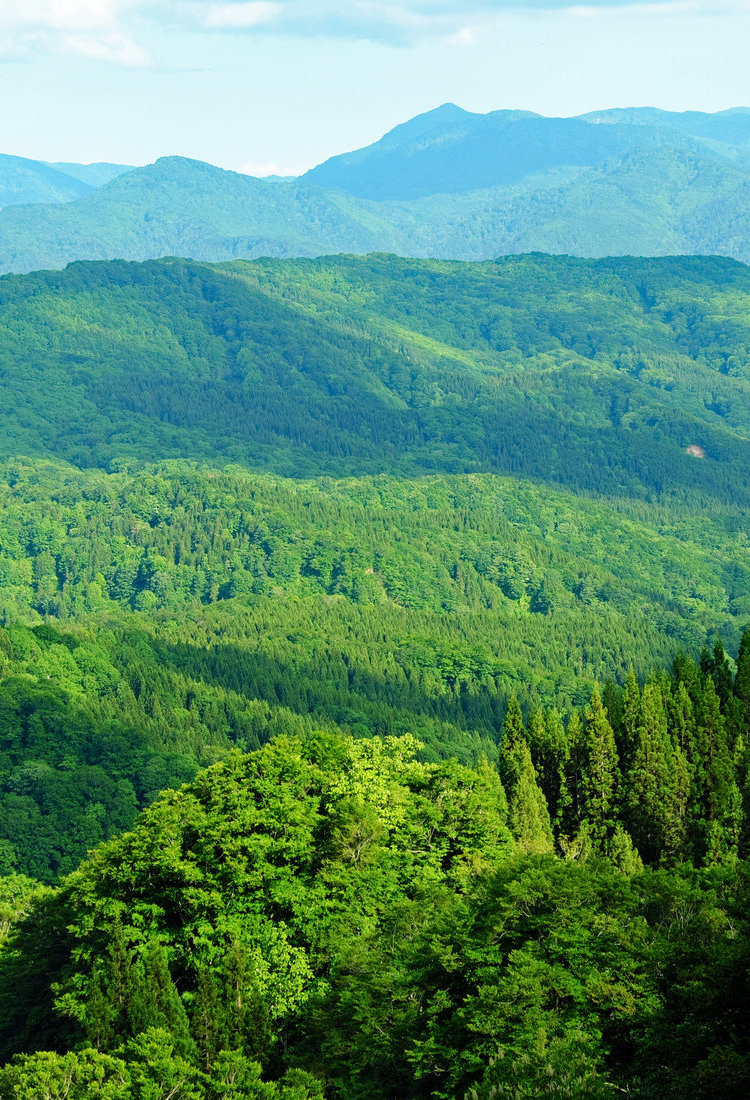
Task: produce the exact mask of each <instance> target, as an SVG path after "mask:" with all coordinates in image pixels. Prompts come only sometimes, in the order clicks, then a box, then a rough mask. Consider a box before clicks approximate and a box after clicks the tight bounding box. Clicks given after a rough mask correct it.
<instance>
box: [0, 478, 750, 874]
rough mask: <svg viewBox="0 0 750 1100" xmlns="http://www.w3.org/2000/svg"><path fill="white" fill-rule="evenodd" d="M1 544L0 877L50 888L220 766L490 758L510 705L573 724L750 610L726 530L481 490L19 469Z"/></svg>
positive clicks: (479, 483)
mask: <svg viewBox="0 0 750 1100" xmlns="http://www.w3.org/2000/svg"><path fill="white" fill-rule="evenodd" d="M0 530H1V532H2V534H0V579H1V580H2V585H1V587H0V616H1V617H2V622H3V624H4V626H5V628H6V629H5V633H3V634H2V635H0V652H2V655H3V656H2V669H1V670H0V674H1V676H2V678H1V679H0V697H1V698H2V708H3V709H2V737H3V741H2V756H0V859H1V860H2V863H0V867H2V869H3V870H4V871H6V872H11V871H17V872H23V873H25V874H30V875H33V876H34V877H36V878H39V879H42V880H43V881H52V880H54V879H56V878H57V877H58V876H59V875H60V874H62V873H65V872H66V871H69V870H72V869H73V868H74V867H75V866H76V865H77V863H78V861H79V860H80V859H81V858H82V857H83V856H84V855H85V854H86V851H87V850H88V848H90V847H91V846H93V845H94V844H95V843H97V842H98V841H99V840H100V839H104V838H105V837H107V836H109V835H111V834H112V833H116V832H118V831H120V830H121V829H123V828H125V827H127V826H129V825H130V824H131V823H132V821H133V820H134V817H135V814H136V812H137V810H138V808H140V807H142V806H144V805H146V804H147V803H148V802H150V801H151V800H152V799H153V798H154V796H155V795H156V794H157V793H158V791H159V790H161V789H162V788H164V787H167V786H173V785H175V784H176V785H179V783H181V782H183V781H184V780H185V779H187V778H190V777H191V776H192V775H194V774H195V771H196V770H197V768H198V767H200V766H205V765H206V764H208V763H211V762H213V761H214V760H216V759H220V758H222V757H223V756H224V755H226V753H227V752H229V751H230V750H231V749H233V748H236V747H239V748H242V749H245V750H253V749H256V748H258V747H259V746H260V745H261V744H263V743H264V742H265V741H266V740H267V739H268V738H269V737H271V736H273V735H274V734H277V733H282V732H293V733H296V734H303V733H305V732H306V731H309V730H310V729H311V728H313V727H317V728H324V729H328V730H330V731H333V732H346V733H350V734H354V735H356V736H365V737H372V736H374V735H377V734H385V733H391V734H393V733H407V732H409V733H412V734H414V735H416V736H418V737H419V738H420V740H421V741H422V742H423V744H424V746H425V747H424V750H423V754H424V758H425V759H430V760H438V759H441V758H446V757H450V756H455V757H458V758H459V759H460V760H461V761H463V762H466V763H471V762H476V760H478V759H479V757H480V756H481V755H485V756H487V757H488V758H489V759H490V760H495V759H496V758H497V747H498V743H499V741H500V737H501V730H502V724H503V719H504V715H505V710H506V706H507V703H508V700H509V699H510V698H511V697H512V696H516V697H517V698H518V699H520V701H521V703H522V704H523V706H524V708H525V709H526V710H527V711H528V710H529V709H530V708H533V707H534V706H539V705H545V706H549V707H551V706H557V707H559V708H560V710H561V711H562V712H567V711H568V710H569V709H570V708H571V707H572V706H581V705H582V704H583V703H584V702H585V701H586V699H587V698H588V695H589V693H590V690H591V687H592V684H593V682H594V681H595V680H596V679H599V680H601V681H602V682H603V681H605V680H611V681H615V680H619V681H621V682H623V681H624V679H625V677H626V674H627V670H628V667H629V666H630V665H632V666H633V667H634V668H635V669H637V670H638V673H639V674H640V675H641V676H645V675H646V674H647V673H648V672H649V671H650V670H651V669H652V668H654V667H655V666H657V665H660V664H661V665H664V664H666V663H668V662H669V661H671V659H672V656H673V654H674V652H675V651H676V650H677V649H678V648H682V649H684V650H685V651H687V652H690V653H695V654H697V653H699V652H700V649H701V647H702V646H703V644H704V643H706V642H707V641H709V640H710V639H711V638H712V637H713V635H714V632H716V631H720V632H721V635H722V637H723V639H724V641H725V643H726V644H727V646H728V647H729V648H731V650H732V651H734V652H736V648H737V645H738V642H739V635H740V630H741V628H742V626H743V625H744V624H745V623H746V622H747V620H748V613H749V612H750V606H749V605H748V566H747V561H746V555H747V550H746V534H745V532H744V530H743V529H742V526H741V525H740V524H739V522H738V519H737V517H735V516H733V515H732V514H731V513H730V512H729V511H728V510H726V511H725V512H724V513H723V514H722V513H719V514H717V515H716V516H715V517H713V518H711V519H709V518H708V517H706V518H704V519H702V520H696V518H695V516H694V514H693V512H692V510H690V509H681V508H679V507H678V506H677V505H675V504H672V505H670V506H669V507H667V506H665V505H658V506H648V505H645V504H636V505H630V506H626V505H625V504H624V503H622V502H619V503H618V505H617V507H614V506H613V505H607V504H604V503H602V502H592V501H585V500H583V499H581V498H579V497H575V496H572V495H570V494H567V493H562V492H559V491H556V492H553V491H551V490H549V489H548V488H540V487H537V486H534V485H532V484H529V483H519V482H517V481H513V480H510V479H501V478H498V477H494V476H491V475H483V476H478V475H473V476H467V477H455V476H454V477H435V476H433V477H427V478H423V479H418V480H411V481H408V482H404V481H401V480H398V479H396V478H392V477H384V476H381V477H378V478H361V479H347V480H343V481H334V480H333V479H320V480H318V481H315V482H299V481H285V480H283V479H280V478H278V477H273V476H270V475H263V476H259V475H251V474H249V473H247V472H245V471H242V470H238V469H236V470H232V471H228V472H225V473H221V474H220V473H218V472H217V471H215V470H211V469H201V468H196V467H190V466H188V465H187V464H186V463H180V462H173V463H170V464H167V465H164V466H162V467H157V468H140V469H138V470H137V471H135V472H132V473H113V474H105V473H103V472H101V471H96V470H89V471H78V470H75V469H74V468H72V467H65V466H62V465H60V464H55V463H45V462H41V461H30V460H27V461H25V462H21V461H18V460H13V461H9V462H8V463H6V465H5V467H4V468H3V470H2V483H1V487H0ZM45 620H46V622H45ZM35 624H36V625H35ZM52 624H54V625H52Z"/></svg>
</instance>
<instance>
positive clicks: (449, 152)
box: [0, 103, 750, 272]
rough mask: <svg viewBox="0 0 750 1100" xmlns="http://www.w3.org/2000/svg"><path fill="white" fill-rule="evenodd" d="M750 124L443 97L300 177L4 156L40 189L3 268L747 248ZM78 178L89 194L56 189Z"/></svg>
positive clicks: (19, 189)
mask: <svg viewBox="0 0 750 1100" xmlns="http://www.w3.org/2000/svg"><path fill="white" fill-rule="evenodd" d="M749 135H750V113H748V111H747V110H746V109H742V108H738V109H735V110H728V111H721V112H719V113H717V114H713V115H712V114H703V113H701V112H696V111H686V112H680V113H672V112H668V111H658V110H654V109H649V108H642V109H630V110H619V111H598V112H592V113H591V114H588V115H582V116H580V117H578V118H545V117H543V116H541V115H536V114H534V113H532V112H530V111H517V110H506V111H492V112H490V113H489V114H486V115H482V114H475V113H473V112H470V111H464V110H462V109H461V108H459V107H457V106H455V105H454V104H451V103H446V104H443V106H442V107H438V108H436V109H435V110H433V111H428V112H427V113H426V114H423V115H418V116H417V117H416V118H413V119H410V120H409V121H408V122H405V123H403V124H401V125H399V126H396V127H395V128H394V129H393V130H391V131H390V132H389V133H387V134H386V135H385V136H384V137H383V138H381V139H380V140H379V141H377V142H375V143H374V144H373V145H370V146H368V147H366V148H363V149H357V150H355V151H353V152H351V153H344V154H342V155H340V156H335V157H332V158H331V159H329V160H327V161H326V162H324V163H323V164H320V165H318V166H317V167H315V168H313V169H312V170H311V171H309V172H306V173H305V174H304V175H303V176H300V177H298V178H287V179H255V178H252V177H249V176H246V175H243V174H242V173H238V172H229V171H224V170H222V169H220V168H216V167H214V166H213V165H211V164H206V163H203V162H201V161H196V160H189V159H187V158H186V157H174V156H168V157H161V158H160V159H159V160H157V161H156V162H155V163H154V164H149V165H146V166H145V167H142V168H136V169H134V170H133V171H125V170H124V169H123V168H122V166H118V165H85V166H83V165H68V164H57V165H52V166H50V165H43V164H39V163H38V162H33V161H21V160H20V158H12V157H6V158H4V161H3V159H2V158H0V199H2V196H3V192H5V195H6V199H5V202H16V203H17V202H18V201H19V198H20V197H22V195H23V194H24V192H25V193H26V194H27V195H28V198H27V199H26V202H32V201H33V200H36V201H35V202H34V205H27V206H19V205H13V206H8V209H6V210H3V211H0V271H18V272H23V271H32V270H35V269H37V268H43V267H64V266H65V264H67V263H70V262H71V261H74V260H96V259H101V260H106V259H115V258H122V259H128V260H146V259H153V258H156V257H159V256H164V255H179V256H191V257H192V258H193V259H198V260H207V261H219V260H232V259H238V258H244V259H249V258H254V257H258V256H280V257H283V256H321V255H328V254H330V253H333V252H356V253H365V252H373V251H386V252H396V253H399V254H400V255H408V256H423V257H435V256H437V257H441V258H443V259H456V260H486V259H493V258H495V257H496V256H499V255H503V254H509V253H524V252H530V251H545V252H552V253H561V254H569V255H576V256H589V257H596V256H612V255H635V256H643V255H651V256H664V255H675V254H687V255H695V254H697V255H713V254H719V255H725V256H731V257H733V258H735V259H739V260H742V261H744V262H748V261H750V252H749V251H748V239H749V237H748V225H749V224H750V156H749V155H748V148H750V137H749ZM71 176H72V177H74V178H72V179H71V178H70V177H71ZM48 177H49V178H48ZM115 177H117V178H115ZM4 181H7V182H6V186H5V188H4V186H3V184H4ZM55 181H56V182H55ZM102 184H103V186H102ZM93 187H96V190H92V188H93ZM86 191H89V193H88V194H86V193H85V192H86ZM75 194H80V195H82V196H83V197H81V198H78V199H76V200H75V201H69V202H64V203H63V204H62V205H53V203H54V202H56V201H57V200H58V199H59V198H60V197H64V196H65V195H67V196H68V197H71V196H72V195H75ZM1 204H2V203H0V205H1Z"/></svg>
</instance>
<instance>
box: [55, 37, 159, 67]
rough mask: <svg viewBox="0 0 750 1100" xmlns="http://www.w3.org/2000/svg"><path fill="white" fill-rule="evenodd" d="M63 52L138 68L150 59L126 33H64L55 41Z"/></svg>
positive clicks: (147, 63) (148, 62)
mask: <svg viewBox="0 0 750 1100" xmlns="http://www.w3.org/2000/svg"><path fill="white" fill-rule="evenodd" d="M57 48H58V49H60V50H62V52H63V53H72V54H77V55H78V56H79V57H88V58H91V59H92V60H94V61H109V62H112V63H114V64H115V65H127V66H129V67H131V68H139V67H142V66H144V65H149V64H150V63H151V59H150V58H149V56H148V54H147V53H146V51H145V50H143V49H141V47H140V46H139V45H138V43H137V42H134V41H133V39H132V38H130V37H129V36H128V35H127V34H121V33H120V32H119V31H114V32H113V33H112V34H65V35H62V36H61V38H60V39H59V41H58V43H57Z"/></svg>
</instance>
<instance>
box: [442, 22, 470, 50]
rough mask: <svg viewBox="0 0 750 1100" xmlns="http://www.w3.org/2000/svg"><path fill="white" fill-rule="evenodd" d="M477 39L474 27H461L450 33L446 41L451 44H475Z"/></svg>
mask: <svg viewBox="0 0 750 1100" xmlns="http://www.w3.org/2000/svg"><path fill="white" fill-rule="evenodd" d="M476 40H477V32H476V31H475V29H474V28H473V27H461V29H460V30H457V31H456V33H455V34H449V35H448V37H447V38H446V40H445V41H446V42H447V43H448V45H450V46H473V45H474V43H475V42H476Z"/></svg>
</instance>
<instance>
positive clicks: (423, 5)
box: [0, 0, 750, 66]
mask: <svg viewBox="0 0 750 1100" xmlns="http://www.w3.org/2000/svg"><path fill="white" fill-rule="evenodd" d="M511 12H512V13H514V14H515V15H516V16H519V15H522V16H525V17H527V18H529V19H534V18H538V19H544V18H546V17H547V16H549V15H550V14H552V13H554V12H558V13H560V12H567V13H569V14H570V15H571V16H574V17H577V18H582V19H583V18H588V19H593V18H596V17H599V16H603V15H604V14H605V13H609V14H612V13H615V12H617V13H620V14H621V15H622V16H623V17H626V16H629V15H641V16H642V15H643V14H655V15H656V14H658V15H662V14H665V15H680V14H682V15H684V16H685V17H687V16H715V15H720V14H725V15H728V16H731V15H734V16H742V15H745V14H750V0H0V59H2V58H15V57H23V56H30V55H32V54H34V53H38V52H40V51H49V50H52V51H57V52H59V51H63V52H67V53H72V54H76V55H78V56H82V57H88V58H92V59H96V60H100V61H105V62H110V63H113V64H119V65H130V66H139V65H144V64H146V63H147V62H148V60H149V59H148V57H147V54H146V51H145V49H144V44H143V43H144V41H145V38H144V37H143V36H144V35H146V34H147V30H146V25H147V23H149V22H150V23H152V24H161V25H162V26H169V27H172V28H176V29H178V28H184V29H187V30H192V31H193V32H195V33H198V34H200V33H206V32H207V31H211V32H214V33H223V34H242V33H245V34H280V35H292V36H296V37H301V38H320V37H325V38H340V39H367V40H369V41H373V42H382V43H384V44H386V45H391V46H411V45H415V44H417V43H419V42H422V41H425V40H427V39H430V38H432V39H442V40H443V41H445V42H447V43H450V44H451V45H455V46H468V45H471V44H472V42H473V41H475V40H476V39H477V38H478V37H480V36H481V34H482V33H483V31H484V29H485V28H486V27H489V26H492V25H493V24H496V23H497V21H498V20H500V19H502V18H504V17H505V16H507V15H508V14H509V13H511ZM136 17H137V19H136Z"/></svg>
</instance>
